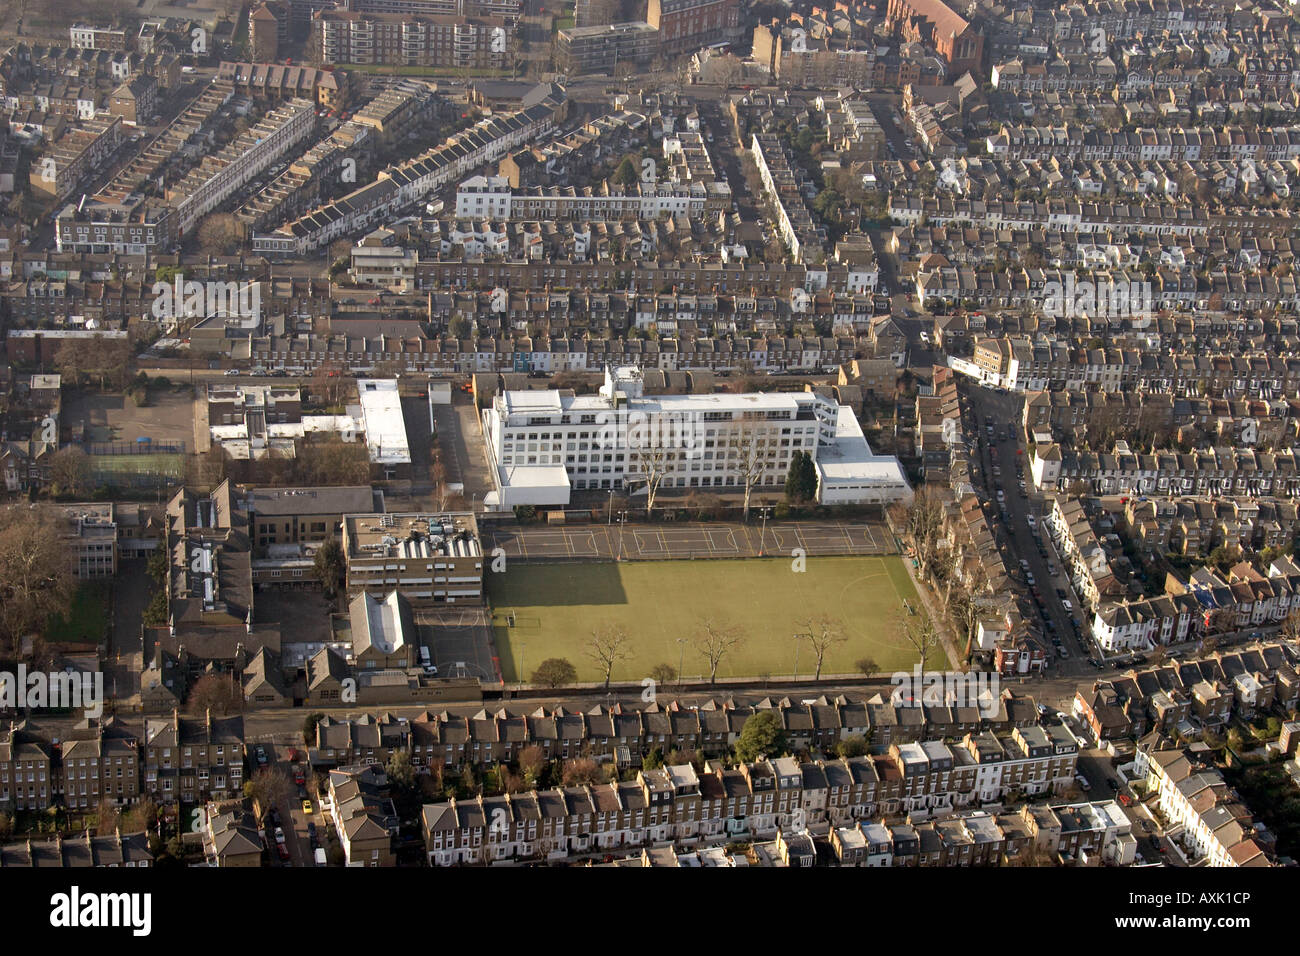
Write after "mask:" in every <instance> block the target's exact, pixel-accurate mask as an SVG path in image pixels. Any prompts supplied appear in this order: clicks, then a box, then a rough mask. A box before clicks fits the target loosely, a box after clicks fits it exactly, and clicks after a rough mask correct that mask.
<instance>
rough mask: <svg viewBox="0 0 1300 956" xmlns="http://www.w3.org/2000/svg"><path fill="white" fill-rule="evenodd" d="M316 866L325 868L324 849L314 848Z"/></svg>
mask: <svg viewBox="0 0 1300 956" xmlns="http://www.w3.org/2000/svg"><path fill="white" fill-rule="evenodd" d="M316 865H317V866H325V848H324V847H319V846H318V847H316Z"/></svg>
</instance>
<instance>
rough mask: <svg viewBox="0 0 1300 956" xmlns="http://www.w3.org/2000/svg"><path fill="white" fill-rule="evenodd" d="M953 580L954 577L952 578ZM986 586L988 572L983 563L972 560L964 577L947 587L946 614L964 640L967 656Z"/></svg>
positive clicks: (981, 611) (977, 624)
mask: <svg viewBox="0 0 1300 956" xmlns="http://www.w3.org/2000/svg"><path fill="white" fill-rule="evenodd" d="M954 580H955V579H954ZM987 587H988V573H987V572H986V571H985V570H984V565H983V564H982V563H979V562H973V563H972V566H971V570H970V571H969V572H968V573H967V575H966V579H965V580H964V581H962V582H959V583H956V584H955V586H954V587H952V588H950V589H949V594H948V601H947V605H948V614H949V616H951V617H952V620H953V623H954V624H956V625H957V627H958V629H959V632H960V633H961V635H962V636H963V637H964V638H965V641H966V649H965V653H966V656H967V657H969V656H970V653H971V650H972V648H973V645H974V642H975V632H976V631H977V630H978V628H979V623H980V615H981V614H983V613H984V606H983V605H982V604H981V603H980V598H981V596H982V595H983V594H984V592H985V590H986V589H987Z"/></svg>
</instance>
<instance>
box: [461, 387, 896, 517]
mask: <svg viewBox="0 0 1300 956" xmlns="http://www.w3.org/2000/svg"><path fill="white" fill-rule="evenodd" d="M483 425H484V432H485V434H486V436H487V447H488V454H489V456H490V457H491V464H492V471H493V477H494V480H495V484H496V490H495V491H493V492H489V494H488V495H487V497H486V498H485V501H486V502H487V505H488V507H490V508H500V509H506V508H512V507H514V506H516V505H524V504H530V505H543V506H544V505H565V504H568V502H569V496H570V492H571V491H599V490H613V489H624V488H630V489H631V490H632V491H633V492H634V493H635V492H637V491H641V492H643V493H644V489H645V476H646V474H647V473H648V472H650V471H652V470H653V471H656V472H660V473H662V475H663V480H662V483H661V484H660V486H659V487H660V490H676V489H683V488H710V489H717V490H723V489H726V490H729V491H733V492H734V491H738V490H741V489H743V487H744V478H743V475H744V474H745V473H746V472H749V471H751V470H755V471H757V473H758V476H759V477H758V482H757V487H768V488H770V487H773V486H781V485H783V484H784V482H785V478H786V474H787V472H788V471H789V467H790V459H791V457H792V456H793V455H794V453H795V452H796V451H806V452H808V453H809V454H810V455H811V456H812V458H813V461H814V463H815V464H816V467H817V477H818V499H819V500H820V501H821V502H823V503H825V504H860V503H887V502H892V501H896V500H899V499H904V500H905V499H908V498H910V497H911V494H912V491H911V488H910V486H909V485H908V483H907V479H906V477H905V475H904V474H903V470H902V468H901V466H900V465H899V463H898V460H897V459H896V458H892V457H887V456H877V455H875V454H873V453H872V451H871V448H870V446H869V445H868V444H867V441H866V439H865V438H864V437H863V435H862V430H861V428H860V427H859V426H858V423H857V419H856V417H855V416H854V414H853V411H852V410H851V409H849V408H847V407H843V406H840V405H838V404H836V403H835V402H834V401H832V400H831V399H828V398H826V397H824V396H822V395H818V394H816V393H814V392H752V393H747V394H741V395H736V394H730V393H714V394H707V395H645V394H644V391H643V380H642V375H641V370H640V369H639V368H636V367H623V368H617V369H613V370H611V369H606V372H605V384H604V386H603V387H602V388H601V390H600V393H599V394H598V395H585V396H574V395H572V394H569V393H567V392H559V391H556V390H546V391H511V392H505V393H503V394H501V395H498V396H497V397H496V399H495V401H494V402H493V404H492V407H491V408H489V409H487V410H486V411H484V413H483Z"/></svg>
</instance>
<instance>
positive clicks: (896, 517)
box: [889, 485, 944, 578]
mask: <svg viewBox="0 0 1300 956" xmlns="http://www.w3.org/2000/svg"><path fill="white" fill-rule="evenodd" d="M889 515H890V520H891V521H892V522H893V524H894V527H895V528H896V529H898V530H899V531H901V532H902V533H903V534H905V535H906V536H907V538H908V540H909V541H910V542H911V544H912V550H913V552H914V553H915V555H916V564H917V567H918V569H919V570H920V572H921V576H922V577H925V578H928V577H929V576H930V574H931V573H932V571H933V570H934V562H935V556H936V555H937V554H938V551H939V544H940V541H941V540H942V538H943V528H944V507H943V501H942V500H940V498H939V497H938V495H937V494H935V493H934V492H933V491H931V490H930V489H929V488H928V487H927V486H925V485H922V486H921V487H920V488H918V489H917V491H916V494H915V496H914V497H913V498H912V501H911V503H910V504H903V503H901V502H900V503H898V504H896V505H893V506H891V508H890V512H889Z"/></svg>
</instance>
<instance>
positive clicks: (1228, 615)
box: [1205, 607, 1237, 637]
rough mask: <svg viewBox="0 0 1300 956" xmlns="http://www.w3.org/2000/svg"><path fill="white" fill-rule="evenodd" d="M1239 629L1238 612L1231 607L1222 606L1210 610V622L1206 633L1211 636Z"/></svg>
mask: <svg viewBox="0 0 1300 956" xmlns="http://www.w3.org/2000/svg"><path fill="white" fill-rule="evenodd" d="M1236 629H1237V612H1236V611H1235V610H1234V609H1233V608H1230V607H1221V608H1219V609H1218V610H1215V611H1211V612H1210V620H1209V624H1208V625H1207V627H1206V629H1205V633H1206V634H1208V635H1211V636H1216V637H1217V636H1218V635H1220V634H1228V633H1231V632H1232V631H1235V630H1236Z"/></svg>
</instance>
